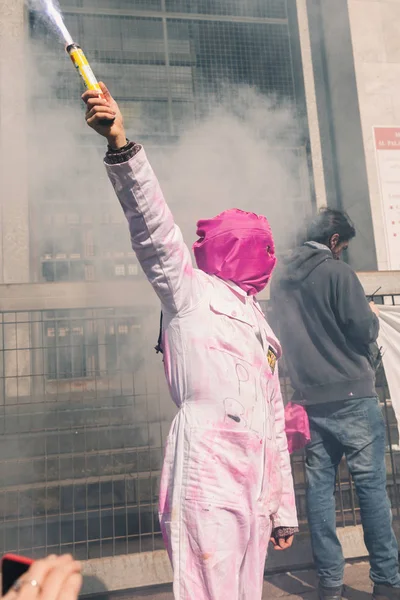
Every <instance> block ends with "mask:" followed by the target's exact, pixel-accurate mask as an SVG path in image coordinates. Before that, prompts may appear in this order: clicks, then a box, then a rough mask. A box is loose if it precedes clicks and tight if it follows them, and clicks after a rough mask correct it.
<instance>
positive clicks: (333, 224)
mask: <svg viewBox="0 0 400 600" xmlns="http://www.w3.org/2000/svg"><path fill="white" fill-rule="evenodd" d="M335 233H338V234H339V242H348V241H349V240H351V239H352V238H354V237H355V235H356V230H355V228H354V225H353V223H352V222H351V220H350V217H349V216H348V215H347V214H346V213H345V212H342V211H340V210H333V209H332V208H321V210H320V211H319V214H318V215H317V216H316V217H315V219H313V221H312V222H311V223H310V225H309V226H308V228H307V240H308V241H309V242H319V243H320V244H325V245H326V246H329V242H330V240H331V237H332V236H333V235H335Z"/></svg>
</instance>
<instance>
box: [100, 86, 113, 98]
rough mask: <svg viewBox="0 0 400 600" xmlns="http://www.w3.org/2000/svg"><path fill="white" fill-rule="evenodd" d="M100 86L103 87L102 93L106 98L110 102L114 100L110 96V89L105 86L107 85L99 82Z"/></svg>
mask: <svg viewBox="0 0 400 600" xmlns="http://www.w3.org/2000/svg"><path fill="white" fill-rule="evenodd" d="M99 85H100V87H101V91H102V92H103V95H104V98H105V99H106V100H107V101H108V102H110V100H112V96H111V94H110V91H109V89H108V87H107V86H106V85H105V83H103V82H102V81H100V82H99Z"/></svg>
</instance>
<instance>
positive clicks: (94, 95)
mask: <svg viewBox="0 0 400 600" xmlns="http://www.w3.org/2000/svg"><path fill="white" fill-rule="evenodd" d="M99 85H100V88H101V91H102V96H99V92H98V91H97V90H86V92H85V93H84V94H82V100H83V101H84V102H85V104H87V103H88V100H90V99H100V98H101V99H104V100H105V103H106V104H109V103H110V102H112V100H113V98H112V96H111V94H110V92H109V90H108V88H107V86H106V85H104V83H103V82H102V81H101V82H100V84H99Z"/></svg>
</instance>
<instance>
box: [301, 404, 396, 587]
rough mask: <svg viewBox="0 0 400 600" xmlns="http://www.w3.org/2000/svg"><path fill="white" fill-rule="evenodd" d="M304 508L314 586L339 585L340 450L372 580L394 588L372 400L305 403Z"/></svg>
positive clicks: (392, 542) (379, 419) (380, 440)
mask: <svg viewBox="0 0 400 600" xmlns="http://www.w3.org/2000/svg"><path fill="white" fill-rule="evenodd" d="M307 412H308V417H309V420H310V429H311V443H310V444H309V446H308V447H307V450H306V474H307V484H308V485H307V510H308V522H309V527H310V532H311V543H312V548H313V554H314V560H315V564H316V566H317V571H318V575H319V580H320V584H321V585H323V586H324V587H331V588H334V587H339V586H341V585H342V583H343V571H344V558H343V552H342V547H341V545H340V542H339V540H338V537H337V535H336V514H335V482H336V473H337V469H338V466H339V463H340V460H341V458H342V456H343V454H344V455H345V456H346V459H347V464H348V467H349V471H350V473H351V475H352V477H353V481H354V485H355V488H356V491H357V495H358V499H359V503H360V511H361V521H362V526H363V530H364V541H365V545H366V547H367V549H368V552H369V556H370V565H371V570H370V577H371V579H372V581H373V582H374V583H379V584H386V585H392V586H395V587H400V575H399V562H398V546H397V541H396V537H395V535H394V533H393V529H392V511H391V507H390V502H389V498H388V495H387V492H386V465H385V445H386V441H385V423H384V420H383V416H382V411H381V409H380V407H379V403H378V400H377V398H361V399H357V400H347V401H345V402H331V403H329V404H323V405H318V406H308V407H307Z"/></svg>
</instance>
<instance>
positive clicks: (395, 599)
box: [372, 583, 400, 600]
mask: <svg viewBox="0 0 400 600" xmlns="http://www.w3.org/2000/svg"><path fill="white" fill-rule="evenodd" d="M372 600H400V588H398V587H393V586H391V585H383V584H381V583H376V584H375V585H374V591H373V592H372Z"/></svg>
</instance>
